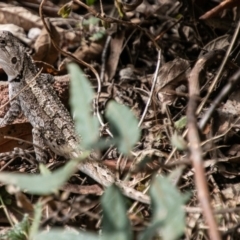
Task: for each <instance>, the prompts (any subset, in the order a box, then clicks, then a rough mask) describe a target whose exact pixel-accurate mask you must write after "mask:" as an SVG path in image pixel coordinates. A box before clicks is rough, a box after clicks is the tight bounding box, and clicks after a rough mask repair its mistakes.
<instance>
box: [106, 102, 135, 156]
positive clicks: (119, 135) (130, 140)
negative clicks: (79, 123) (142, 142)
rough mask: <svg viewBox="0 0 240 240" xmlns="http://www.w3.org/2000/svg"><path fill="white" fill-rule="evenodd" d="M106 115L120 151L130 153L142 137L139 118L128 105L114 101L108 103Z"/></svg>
mask: <svg viewBox="0 0 240 240" xmlns="http://www.w3.org/2000/svg"><path fill="white" fill-rule="evenodd" d="M106 117H107V119H108V121H109V125H110V130H111V131H112V133H113V135H114V140H116V144H117V145H118V147H119V151H120V152H122V153H123V154H125V155H128V154H129V153H130V151H131V149H132V147H133V146H134V145H135V144H136V142H137V141H138V140H139V137H140V131H139V128H138V122H137V119H136V118H135V116H134V115H133V113H132V112H131V111H130V109H129V108H128V107H126V106H124V105H121V104H118V103H116V102H114V101H110V102H109V104H108V105H107V109H106Z"/></svg>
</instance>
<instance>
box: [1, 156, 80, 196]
mask: <svg viewBox="0 0 240 240" xmlns="http://www.w3.org/2000/svg"><path fill="white" fill-rule="evenodd" d="M78 164H79V162H78V161H77V160H71V161H69V162H68V163H67V164H66V165H65V166H64V167H62V168H60V169H58V170H56V171H54V172H53V173H52V174H46V175H30V174H21V173H8V172H1V173H0V182H2V183H5V184H13V185H15V186H17V187H19V188H20V190H23V191H27V192H28V193H31V194H40V195H42V194H51V193H53V192H56V191H57V190H58V189H59V187H61V186H62V185H63V184H64V183H65V182H66V181H67V180H68V178H69V177H70V176H71V175H72V173H73V172H74V170H76V167H77V165H78Z"/></svg>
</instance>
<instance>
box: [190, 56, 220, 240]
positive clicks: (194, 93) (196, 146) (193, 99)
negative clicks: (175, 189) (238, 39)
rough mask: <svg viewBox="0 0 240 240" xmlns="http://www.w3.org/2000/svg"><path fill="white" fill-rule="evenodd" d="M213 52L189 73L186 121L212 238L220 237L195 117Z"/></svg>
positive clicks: (196, 176)
mask: <svg viewBox="0 0 240 240" xmlns="http://www.w3.org/2000/svg"><path fill="white" fill-rule="evenodd" d="M206 56H207V57H206ZM214 58H215V54H213V53H208V54H206V55H205V58H200V59H199V60H198V61H197V63H196V64H195V66H194V68H193V69H192V71H191V73H190V75H189V79H188V80H189V101H188V108H187V121H188V141H189V150H190V159H191V161H192V164H193V168H194V170H195V174H194V177H195V184H196V188H197V193H198V200H199V202H200V204H201V206H202V209H203V215H204V217H205V219H206V222H207V223H208V226H209V228H208V232H209V236H210V238H211V239H212V240H219V239H221V237H220V233H219V231H218V228H217V224H216V220H215V218H214V214H213V210H212V208H211V204H210V194H209V191H208V184H207V180H206V177H205V170H204V165H203V159H202V155H203V154H202V149H201V142H200V137H199V132H198V124H197V118H196V110H197V102H198V101H197V99H198V97H199V92H200V89H199V83H200V79H201V77H202V71H203V70H204V66H206V65H208V64H209V63H211V62H212V61H214Z"/></svg>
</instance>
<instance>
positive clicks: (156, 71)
mask: <svg viewBox="0 0 240 240" xmlns="http://www.w3.org/2000/svg"><path fill="white" fill-rule="evenodd" d="M160 65H161V50H158V61H157V67H156V70H155V73H154V77H153V84H152V88H151V92H150V95H149V98H148V101H147V104H146V106H145V109H144V112H143V114H142V117H141V119H140V121H139V123H138V127H140V126H141V125H142V122H143V120H144V118H145V116H146V114H147V111H148V107H149V105H150V103H151V100H152V96H153V92H154V89H155V86H156V83H157V77H158V72H159V68H160Z"/></svg>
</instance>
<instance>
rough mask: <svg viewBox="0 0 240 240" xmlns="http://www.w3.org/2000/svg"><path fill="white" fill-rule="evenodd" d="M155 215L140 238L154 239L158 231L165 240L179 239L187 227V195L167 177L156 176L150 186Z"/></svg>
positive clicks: (141, 239)
mask: <svg viewBox="0 0 240 240" xmlns="http://www.w3.org/2000/svg"><path fill="white" fill-rule="evenodd" d="M150 195H151V199H152V212H153V217H152V221H151V223H150V226H149V227H148V228H147V230H146V231H145V232H144V233H142V234H141V236H140V238H139V239H140V240H145V239H152V237H153V236H154V235H155V234H156V232H157V233H159V234H160V236H161V237H162V239H163V240H174V239H178V238H179V237H180V236H181V235H182V234H183V233H184V229H185V212H184V209H183V205H184V202H185V201H186V196H184V195H182V194H180V193H179V192H178V190H177V189H176V188H175V187H174V186H173V185H172V183H171V181H170V180H169V179H168V178H165V177H160V176H158V177H156V178H155V179H154V181H153V183H152V185H151V188H150Z"/></svg>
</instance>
